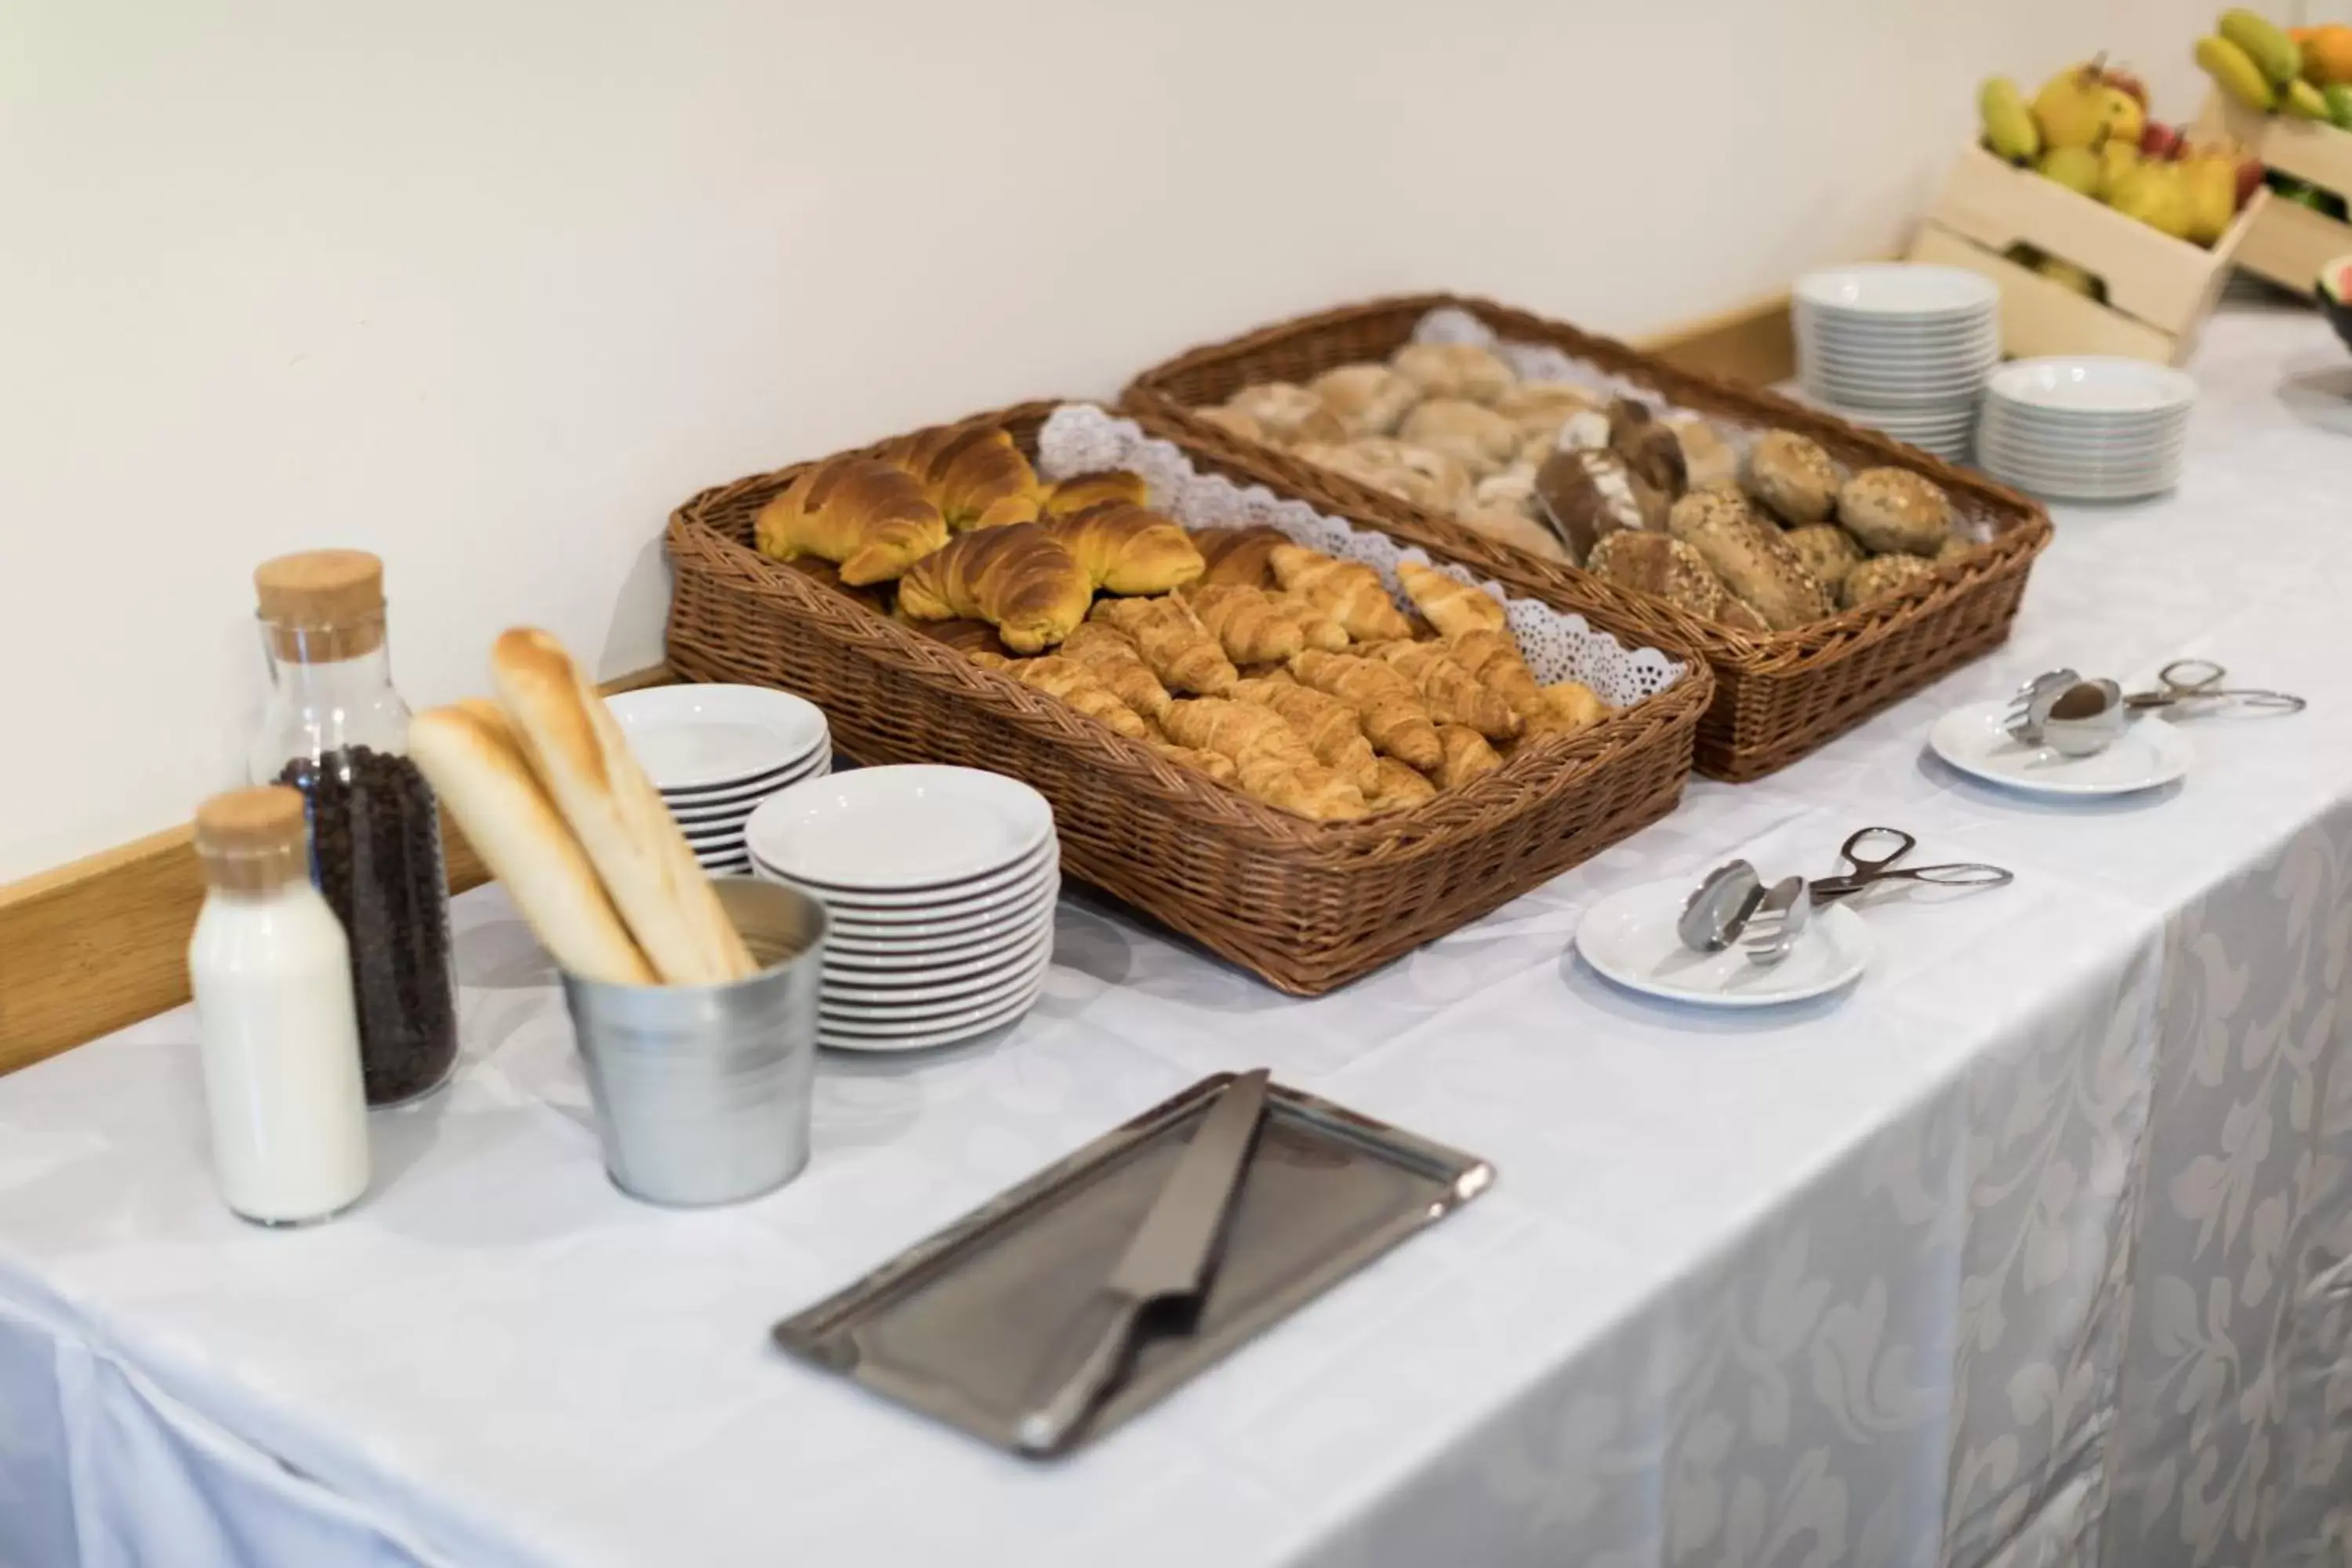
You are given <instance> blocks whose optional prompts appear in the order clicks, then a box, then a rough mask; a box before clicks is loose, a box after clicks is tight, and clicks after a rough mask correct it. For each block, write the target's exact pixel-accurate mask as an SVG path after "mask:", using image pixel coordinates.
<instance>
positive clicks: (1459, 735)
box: [1437, 724, 1503, 789]
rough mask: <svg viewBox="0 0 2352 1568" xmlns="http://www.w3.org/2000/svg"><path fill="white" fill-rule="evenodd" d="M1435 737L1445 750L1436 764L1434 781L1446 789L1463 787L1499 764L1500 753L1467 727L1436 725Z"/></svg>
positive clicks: (1482, 736) (1464, 725)
mask: <svg viewBox="0 0 2352 1568" xmlns="http://www.w3.org/2000/svg"><path fill="white" fill-rule="evenodd" d="M1437 737H1438V739H1439V740H1440V741H1441V742H1444V748H1445V755H1444V760H1442V761H1441V762H1440V763H1438V765H1437V782H1438V784H1441V785H1443V786H1444V788H1446V789H1452V788H1454V786H1455V785H1457V784H1468V783H1469V782H1470V781H1471V780H1472V779H1475V778H1476V777H1477V776H1478V775H1479V774H1481V773H1493V772H1494V771H1495V770H1496V768H1499V767H1501V766H1502V765H1503V758H1502V754H1501V753H1500V752H1496V750H1495V748H1494V747H1492V746H1490V745H1488V744H1487V743H1486V736H1484V735H1481V734H1480V733H1478V731H1475V730H1473V729H1472V728H1470V727H1469V726H1468V725H1467V724H1443V725H1440V726H1439V727H1438V731H1437Z"/></svg>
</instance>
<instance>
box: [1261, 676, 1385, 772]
mask: <svg viewBox="0 0 2352 1568" xmlns="http://www.w3.org/2000/svg"><path fill="white" fill-rule="evenodd" d="M1234 700H1236V701H1241V702H1249V703H1254V704H1255V705H1256V706H1257V707H1260V708H1265V709H1270V710H1273V711H1274V712H1275V713H1276V714H1278V715H1280V716H1281V718H1282V721H1283V722H1284V723H1286V724H1288V725H1289V726H1290V727H1291V728H1292V729H1293V730H1295V731H1297V733H1298V737H1299V739H1301V740H1303V741H1305V742H1307V750H1308V751H1310V752H1314V753H1315V760H1316V761H1317V762H1318V763H1322V764H1323V765H1324V766H1325V767H1327V768H1329V769H1330V770H1331V771H1332V772H1333V773H1338V774H1339V776H1340V777H1341V778H1343V779H1346V780H1347V781H1348V782H1349V783H1350V784H1354V785H1355V786H1356V787H1357V788H1358V789H1360V790H1362V791H1364V792H1365V794H1366V795H1368V796H1369V795H1370V793H1371V791H1372V790H1373V788H1374V787H1375V785H1376V784H1377V783H1378V779H1379V770H1378V769H1376V768H1375V767H1374V766H1373V764H1372V743H1371V742H1370V741H1368V740H1366V739H1365V738H1364V726H1363V721H1361V720H1360V719H1358V718H1357V717H1356V710H1355V709H1353V708H1351V707H1349V705H1348V704H1347V703H1345V702H1342V701H1341V700H1339V699H1338V698H1337V697H1332V696H1328V695H1327V694H1326V693H1324V692H1320V691H1316V690H1312V689H1308V688H1307V687H1304V686H1301V685H1299V684H1298V683H1297V681H1295V680H1244V681H1240V682H1237V683H1236V684H1235V685H1234Z"/></svg>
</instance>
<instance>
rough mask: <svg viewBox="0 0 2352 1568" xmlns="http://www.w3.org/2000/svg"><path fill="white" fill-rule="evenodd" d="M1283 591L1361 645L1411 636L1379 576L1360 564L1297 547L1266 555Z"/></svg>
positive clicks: (1293, 546) (1409, 627) (1410, 630)
mask: <svg viewBox="0 0 2352 1568" xmlns="http://www.w3.org/2000/svg"><path fill="white" fill-rule="evenodd" d="M1267 560H1268V561H1269V562H1270V563H1272V565H1273V567H1274V574H1275V576H1276V578H1277V579H1279V580H1280V582H1281V584H1282V585H1283V587H1284V588H1286V590H1288V591H1289V592H1291V593H1294V594H1299V595H1304V596H1305V597H1306V598H1307V599H1308V600H1309V601H1311V602H1313V603H1315V604H1317V605H1321V606H1323V608H1325V609H1327V610H1328V611H1330V612H1331V614H1332V616H1334V617H1335V618H1337V619H1338V621H1339V624H1340V625H1341V626H1345V627H1346V628H1347V631H1348V635H1349V637H1355V638H1357V639H1359V640H1360V641H1363V642H1379V641H1382V640H1384V639H1386V638H1389V637H1411V636H1412V623H1410V622H1408V621H1407V620H1406V619H1405V618H1404V614H1403V612H1402V611H1401V610H1399V609H1398V608H1397V607H1396V605H1394V604H1393V603H1391V601H1390V599H1389V591H1388V590H1387V589H1386V588H1384V587H1382V586H1381V574H1379V573H1377V572H1375V571H1373V570H1372V569H1371V568H1370V567H1369V566H1367V565H1365V564H1364V563H1362V562H1360V561H1340V560H1337V559H1335V558H1334V557H1332V556H1328V555H1326V554H1324V553H1322V552H1320V551H1316V550H1306V549H1302V548H1300V547H1299V546H1298V545H1296V544H1284V545H1279V546H1277V547H1276V549H1274V550H1273V551H1272V552H1270V553H1269V554H1268V556H1267Z"/></svg>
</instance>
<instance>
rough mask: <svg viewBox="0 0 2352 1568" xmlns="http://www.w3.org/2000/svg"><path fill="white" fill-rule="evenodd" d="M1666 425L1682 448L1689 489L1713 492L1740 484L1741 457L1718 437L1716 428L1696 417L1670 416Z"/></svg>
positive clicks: (1684, 476)
mask: <svg viewBox="0 0 2352 1568" xmlns="http://www.w3.org/2000/svg"><path fill="white" fill-rule="evenodd" d="M1662 423H1663V424H1664V426H1666V428H1668V429H1669V430H1672V431H1673V432H1674V433H1675V440H1676V441H1677V442H1678V443H1680V444H1681V447H1682V449H1683V479H1684V483H1685V485H1686V486H1687V487H1688V488H1689V489H1695V490H1704V489H1716V488H1717V487H1719V486H1723V485H1736V484H1738V482H1739V454H1738V452H1735V451H1733V450H1732V448H1731V443H1730V442H1728V441H1726V440H1725V439H1724V438H1723V437H1721V436H1719V435H1717V433H1716V429H1715V426H1712V425H1710V424H1708V423H1707V422H1706V420H1705V419H1704V418H1702V417H1700V416H1698V415H1696V414H1669V415H1666V416H1664V419H1663V420H1662Z"/></svg>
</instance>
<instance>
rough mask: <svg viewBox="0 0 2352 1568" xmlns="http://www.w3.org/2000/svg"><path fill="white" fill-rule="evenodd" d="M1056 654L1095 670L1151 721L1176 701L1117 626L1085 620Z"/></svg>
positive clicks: (1105, 683)
mask: <svg viewBox="0 0 2352 1568" xmlns="http://www.w3.org/2000/svg"><path fill="white" fill-rule="evenodd" d="M1056 651H1058V652H1059V653H1061V654H1062V655H1063V656H1064V657H1065V658H1075V659H1076V660H1077V661H1078V662H1079V663H1080V664H1083V665H1085V666H1086V667H1087V668H1088V669H1091V670H1093V671H1094V672H1095V679H1097V680H1099V681H1101V682H1102V683H1103V684H1104V685H1105V686H1108V687H1109V688H1110V689H1111V691H1112V692H1113V693H1114V694H1115V695H1116V696H1117V697H1118V700H1120V701H1121V702H1124V703H1126V704H1127V705H1128V706H1129V708H1132V709H1134V710H1136V711H1137V712H1138V713H1140V714H1142V715H1143V716H1144V717H1145V718H1147V719H1157V718H1159V717H1160V715H1161V714H1162V713H1165V712H1167V711H1168V704H1169V703H1170V702H1171V701H1172V700H1174V699H1172V698H1171V697H1170V696H1169V695H1168V688H1166V687H1165V686H1162V685H1161V684H1160V678H1159V677H1158V676H1156V675H1154V674H1152V673H1151V667H1150V665H1148V664H1146V663H1144V662H1143V655H1142V654H1140V653H1139V652H1137V651H1136V647H1135V643H1134V641H1133V640H1132V639H1131V638H1129V637H1128V635H1127V634H1126V633H1125V632H1123V631H1120V630H1119V629H1118V627H1116V626H1107V625H1105V624H1104V623H1103V622H1101V621H1082V622H1080V623H1079V624H1078V625H1077V626H1076V627H1075V628H1074V629H1073V630H1072V631H1071V633H1070V635H1069V637H1066V639H1064V641H1063V643H1062V646H1061V647H1060V648H1059V649H1057V650H1056Z"/></svg>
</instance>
